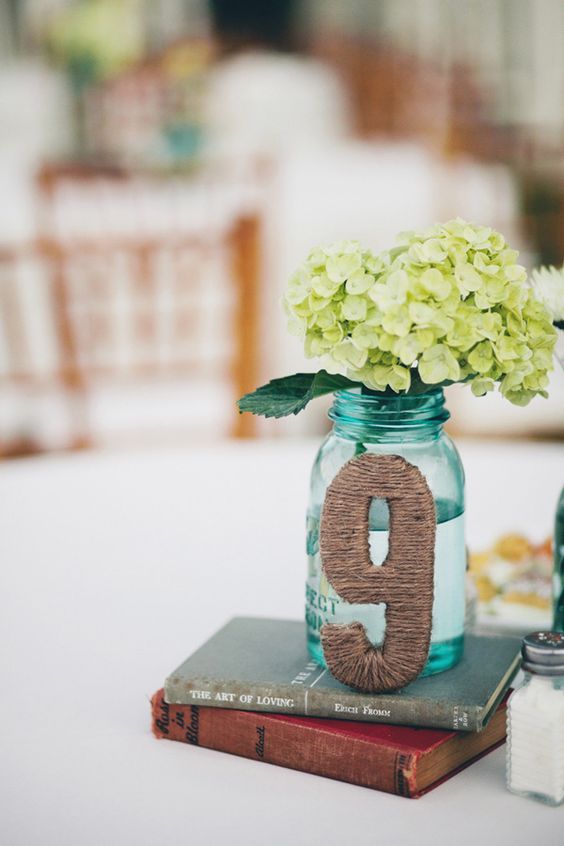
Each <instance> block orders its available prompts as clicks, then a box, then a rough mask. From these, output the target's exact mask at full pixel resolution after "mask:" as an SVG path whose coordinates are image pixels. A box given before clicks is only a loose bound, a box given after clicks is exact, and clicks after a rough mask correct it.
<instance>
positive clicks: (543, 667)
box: [521, 632, 564, 676]
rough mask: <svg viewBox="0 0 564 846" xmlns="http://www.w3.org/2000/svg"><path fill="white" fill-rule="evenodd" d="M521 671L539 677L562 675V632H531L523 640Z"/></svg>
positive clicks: (563, 654) (563, 660) (563, 643)
mask: <svg viewBox="0 0 564 846" xmlns="http://www.w3.org/2000/svg"><path fill="white" fill-rule="evenodd" d="M521 654H522V656H523V669H524V670H525V671H526V672H529V673H537V674H538V675H541V676H561V675H564V632H533V633H532V634H530V635H527V637H525V638H523V644H522V646H521Z"/></svg>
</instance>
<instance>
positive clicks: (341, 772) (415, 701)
mask: <svg viewBox="0 0 564 846" xmlns="http://www.w3.org/2000/svg"><path fill="white" fill-rule="evenodd" d="M519 646H520V643H519V640H518V639H517V638H512V637H480V636H477V635H469V636H467V637H466V643H465V650H464V657H463V658H462V660H461V661H460V663H459V664H458V665H457V666H456V667H454V668H453V669H452V670H449V671H447V672H445V673H441V674H439V675H435V676H428V677H425V678H419V679H417V680H416V681H415V682H413V683H412V684H410V685H408V686H407V687H405V688H404V689H403V690H400V691H396V692H394V693H391V694H364V693H356V692H355V691H353V690H351V689H350V688H347V687H345V686H344V685H342V684H340V683H339V682H338V681H336V680H335V679H334V678H333V677H332V676H331V675H330V674H329V671H328V670H325V669H323V668H322V667H320V666H319V665H318V664H316V663H314V662H312V661H311V659H310V658H309V657H308V655H307V651H306V647H305V632H304V626H303V624H302V623H298V622H294V621H284V620H267V619H260V618H249V617H237V618H235V619H233V620H231V621H230V622H229V623H228V624H227V625H226V626H224V628H223V629H221V630H220V631H219V632H217V634H215V635H214V636H213V637H212V638H211V639H210V640H209V641H208V642H207V643H205V644H204V645H203V646H202V647H201V648H200V649H199V650H198V651H197V652H195V653H194V654H193V655H191V656H190V657H189V658H188V659H187V660H186V661H185V662H184V663H183V664H182V665H181V666H180V667H179V668H178V669H177V670H175V671H174V672H173V673H172V675H170V676H169V677H168V678H167V680H166V682H165V686H164V689H162V690H159V691H158V692H157V693H155V695H154V696H153V698H152V703H151V704H152V719H153V723H152V725H153V732H154V734H155V735H156V736H157V737H158V738H168V739H169V740H180V741H182V742H184V743H188V744H191V745H193V746H205V747H207V748H209V749H216V750H218V751H220V752H229V753H231V754H234V755H242V756H244V757H246V758H252V759H255V760H257V761H264V762H267V763H271V764H278V765H280V766H283V767H290V768H292V769H295V770H301V771H303V772H309V773H314V774H316V775H322V776H327V777H329V778H335V779H339V780H341V781H346V782H350V783H352V784H359V785H363V786H365V787H371V788H374V789H376V790H384V791H387V792H388V793H396V794H398V795H400V796H407V797H410V798H415V797H418V796H421V795H422V794H423V793H425V792H427V791H428V790H430V789H431V788H433V787H436V786H437V785H438V784H440V783H441V782H443V781H445V779H447V778H449V777H450V776H452V775H454V774H455V773H457V772H459V771H460V770H461V769H462V768H464V767H466V766H468V765H469V764H470V763H472V762H473V761H475V760H477V759H478V758H480V757H481V756H482V755H484V754H486V752H489V751H490V750H491V749H494V748H495V747H497V746H499V745H500V744H501V743H503V741H504V740H505V699H506V697H505V694H506V692H507V690H508V687H509V685H510V682H511V680H512V678H513V676H514V675H515V673H516V672H517V669H518V667H519Z"/></svg>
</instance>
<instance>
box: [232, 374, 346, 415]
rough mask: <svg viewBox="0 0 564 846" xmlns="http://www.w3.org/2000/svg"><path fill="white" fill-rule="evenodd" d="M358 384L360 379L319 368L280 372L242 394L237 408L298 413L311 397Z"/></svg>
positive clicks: (263, 411) (270, 412)
mask: <svg viewBox="0 0 564 846" xmlns="http://www.w3.org/2000/svg"><path fill="white" fill-rule="evenodd" d="M358 387H361V383H360V382H353V381H351V379H347V377H346V376H340V375H339V374H332V373H327V371H326V370H319V371H318V372H317V373H294V374H293V376H283V377H282V378H281V379H272V381H270V382H269V383H268V384H267V385H262V387H260V388H257V389H256V391H253V392H252V393H250V394H245V396H244V397H241V399H240V400H239V401H238V403H237V405H238V406H239V412H240V413H243V412H244V411H250V412H251V414H259V415H262V416H263V417H287V416H288V415H289V414H299V412H300V411H302V410H303V409H304V408H305V407H306V405H307V404H308V403H309V402H310V400H312V399H315V398H316V397H321V396H323V395H324V394H332V393H333V392H334V391H339V390H341V389H343V388H358Z"/></svg>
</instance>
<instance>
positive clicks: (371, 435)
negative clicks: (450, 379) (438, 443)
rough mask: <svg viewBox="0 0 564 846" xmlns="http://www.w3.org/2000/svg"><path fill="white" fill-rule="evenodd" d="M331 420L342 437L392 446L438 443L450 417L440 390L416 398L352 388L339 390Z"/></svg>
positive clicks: (336, 431)
mask: <svg viewBox="0 0 564 846" xmlns="http://www.w3.org/2000/svg"><path fill="white" fill-rule="evenodd" d="M329 417H330V418H331V420H332V421H333V429H334V431H335V434H336V435H338V436H339V437H342V438H347V439H349V440H356V441H374V442H382V441H387V442H390V443H391V442H394V441H398V442H405V441H428V440H435V439H436V438H438V437H439V435H440V434H441V431H442V427H443V424H444V423H445V422H446V421H447V420H448V419H449V417H450V414H449V412H448V411H447V409H446V408H445V397H444V393H443V391H442V389H441V388H434V389H431V390H429V391H428V392H427V393H425V394H419V395H417V396H410V395H406V394H391V395H387V394H383V393H379V392H377V391H369V390H368V389H365V388H363V389H362V390H361V389H360V388H352V389H348V390H343V391H336V393H335V399H334V402H333V405H332V407H331V409H330V411H329Z"/></svg>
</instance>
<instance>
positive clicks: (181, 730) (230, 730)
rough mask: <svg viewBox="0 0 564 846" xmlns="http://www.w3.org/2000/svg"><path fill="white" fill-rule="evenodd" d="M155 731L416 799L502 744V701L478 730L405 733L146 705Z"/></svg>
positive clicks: (160, 699)
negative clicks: (150, 710)
mask: <svg viewBox="0 0 564 846" xmlns="http://www.w3.org/2000/svg"><path fill="white" fill-rule="evenodd" d="M151 705H152V715H153V733H154V734H155V736H156V737H158V738H167V739H168V740H180V741H182V742H184V743H189V744H192V745H193V746H205V747H206V748H208V749H216V750H218V751H220V752H229V753H230V754H232V755H241V756H242V757H244V758H253V759H256V760H257V761H264V762H265V763H269V764H278V766H281V767H289V768H291V769H294V770H301V771H302V772H307V773H313V774H315V775H321V776H326V777H327V778H334V779H338V780H339V781H346V782H349V783H351V784H359V785H362V786H364V787H371V788H372V789H374V790H384V791H386V792H387V793H396V794H398V795H399V796H407V797H409V798H411V799H415V798H417V797H418V796H421V795H422V794H423V793H426V792H427V791H428V790H430V789H431V788H433V787H436V786H437V785H438V784H440V783H441V782H443V781H445V779H447V778H449V777H450V776H452V775H454V774H455V773H457V772H459V771H460V770H461V769H463V768H464V767H466V766H468V764H470V763H472V761H475V760H476V759H477V758H480V757H481V756H482V755H485V754H486V752H489V751H490V750H491V749H494V748H495V747H497V746H499V745H500V744H501V743H503V741H504V740H505V702H504V703H502V705H500V707H499V709H498V711H497V712H496V713H495V714H494V716H493V717H492V719H491V720H490V722H489V723H488V725H487V727H486V728H485V729H484V730H483V731H481V732H479V733H474V732H464V733H462V732H456V731H445V730H443V729H428V728H409V727H406V726H392V725H384V724H382V723H360V722H348V721H344V720H327V719H320V718H314V717H294V716H288V715H286V714H264V713H257V712H254V711H234V710H228V709H225V708H207V707H203V706H200V705H169V704H168V703H167V702H165V700H164V695H163V691H162V690H159V691H158V692H157V693H155V695H154V696H153V698H152V700H151Z"/></svg>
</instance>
